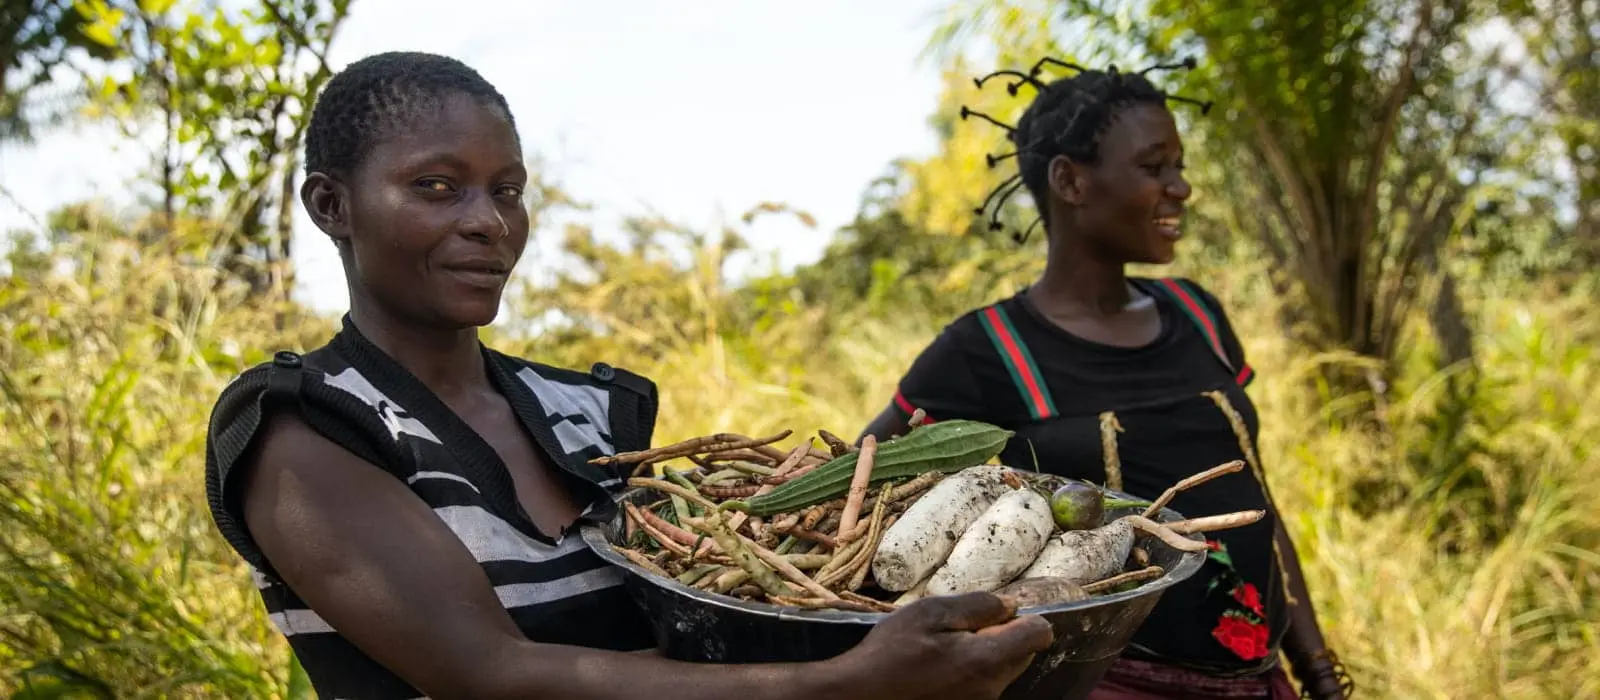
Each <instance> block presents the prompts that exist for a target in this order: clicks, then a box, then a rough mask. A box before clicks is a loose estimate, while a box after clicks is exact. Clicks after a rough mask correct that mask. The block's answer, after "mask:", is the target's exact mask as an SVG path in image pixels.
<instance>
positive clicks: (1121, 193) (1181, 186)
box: [1050, 103, 1190, 264]
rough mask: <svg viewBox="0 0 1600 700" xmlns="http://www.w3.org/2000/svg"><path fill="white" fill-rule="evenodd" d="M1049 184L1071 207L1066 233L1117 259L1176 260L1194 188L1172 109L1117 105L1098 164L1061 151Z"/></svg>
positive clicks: (1148, 105)
mask: <svg viewBox="0 0 1600 700" xmlns="http://www.w3.org/2000/svg"><path fill="white" fill-rule="evenodd" d="M1050 184H1051V189H1052V190H1054V191H1055V194H1056V196H1057V197H1058V198H1060V199H1062V200H1065V201H1066V202H1067V203H1068V205H1069V211H1070V212H1071V215H1072V217H1073V220H1072V225H1071V226H1070V228H1069V232H1068V235H1072V236H1080V237H1082V238H1083V239H1084V241H1083V242H1085V243H1087V244H1088V245H1089V246H1090V248H1091V249H1092V250H1095V251H1097V252H1098V253H1100V254H1102V255H1104V256H1105V257H1106V258H1107V259H1108V260H1112V261H1115V262H1119V263H1157V264H1159V263H1169V262H1172V260H1173V257H1174V247H1175V245H1176V244H1177V242H1178V239H1179V238H1180V237H1181V236H1182V233H1181V229H1180V219H1181V217H1182V216H1183V207H1184V201H1185V200H1187V199H1188V198H1189V194H1190V188H1189V183H1188V181H1186V180H1185V179H1184V177H1183V140H1182V138H1181V137H1180V136H1179V135H1178V127H1177V123H1176V122H1175V121H1174V120H1173V118H1172V113H1171V112H1169V111H1168V110H1167V109H1166V107H1164V106H1162V105H1158V104H1149V103H1139V104H1135V105H1132V106H1129V107H1125V108H1123V109H1122V110H1120V111H1118V112H1117V113H1116V114H1115V115H1114V116H1113V117H1112V121H1111V124H1110V126H1109V127H1108V128H1107V129H1106V131H1105V133H1104V134H1103V135H1102V137H1101V139H1100V160H1099V162H1098V163H1096V164H1093V165H1080V164H1075V163H1072V162H1070V161H1068V160H1067V159H1066V158H1063V157H1058V158H1056V159H1055V161H1053V162H1052V163H1051V173H1050Z"/></svg>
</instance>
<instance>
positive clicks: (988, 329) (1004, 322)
mask: <svg viewBox="0 0 1600 700" xmlns="http://www.w3.org/2000/svg"><path fill="white" fill-rule="evenodd" d="M978 322H979V323H981V324H982V325H983V330H984V332H985V333H987V334H988V336H989V342H991V343H994V349H995V352H996V353H999V355H1000V359H1001V361H1002V362H1004V363H1005V366H1006V371H1007V372H1009V373H1010V374H1011V381H1012V383H1013V384H1014V385H1015V386H1016V389H1017V393H1018V394H1020V395H1021V396H1022V403H1023V404H1024V405H1026V406H1027V407H1028V414H1029V415H1031V416H1033V419H1034V420H1043V419H1045V418H1050V417H1053V416H1055V415H1056V414H1057V411H1056V400H1055V397H1053V396H1051V395H1050V387H1049V386H1047V385H1046V384H1045V381H1044V375H1043V374H1042V373H1041V372H1040V371H1039V365H1038V364H1037V363H1035V362H1034V361H1033V353H1031V352H1029V351H1028V344H1027V343H1026V342H1024V341H1023V340H1022V336H1021V335H1019V334H1018V333H1017V327H1016V325H1015V324H1013V323H1012V322H1011V316H1010V315H1009V314H1007V313H1006V310H1005V308H1004V307H1003V306H1001V305H1000V304H994V305H991V306H987V307H984V308H982V309H980V310H979V311H978Z"/></svg>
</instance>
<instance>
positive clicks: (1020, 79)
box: [961, 57, 1211, 243]
mask: <svg viewBox="0 0 1600 700" xmlns="http://www.w3.org/2000/svg"><path fill="white" fill-rule="evenodd" d="M1046 66H1056V67H1060V68H1066V69H1070V70H1073V71H1077V73H1076V74H1075V75H1072V76H1071V77H1067V78H1062V79H1059V80H1056V81H1054V82H1050V83H1046V82H1044V81H1043V80H1040V78H1039V75H1040V74H1041V73H1042V72H1044V69H1045V67H1046ZM1194 67H1195V61H1194V59H1192V58H1189V59H1185V60H1183V61H1182V62H1179V63H1164V64H1159V65H1155V66H1151V67H1149V68H1146V69H1144V70H1142V71H1139V72H1137V73H1123V72H1119V71H1118V70H1117V67H1116V66H1115V65H1112V66H1108V67H1107V69H1106V70H1103V71H1101V70H1093V69H1089V68H1084V67H1082V66H1079V65H1076V64H1072V63H1067V62H1065V61H1061V60H1058V59H1054V58H1049V57H1046V58H1042V59H1039V61H1038V62H1037V63H1035V64H1034V65H1033V68H1031V69H1029V70H1028V72H1027V73H1022V72H1020V71H1014V70H1001V71H995V72H993V73H990V74H989V75H986V76H984V77H982V78H975V79H974V80H973V82H974V83H976V84H977V86H978V87H979V88H980V89H981V88H982V87H983V86H984V83H986V82H988V81H989V80H991V79H993V78H997V77H1012V78H1015V79H1016V80H1015V81H1014V82H1010V83H1008V84H1007V85H1006V92H1007V93H1010V94H1011V95H1016V94H1017V91H1018V90H1019V89H1021V88H1022V86H1024V85H1028V86H1031V87H1033V88H1034V90H1035V91H1036V92H1037V95H1036V96H1035V97H1034V98H1033V103H1032V104H1030V105H1028V108H1027V109H1026V110H1025V111H1023V113H1022V118H1021V119H1019V120H1018V121H1017V124H1016V126H1011V125H1009V124H1006V123H1004V122H1001V121H1000V120H998V119H995V118H993V117H990V116H989V115H987V114H984V113H982V112H977V111H974V110H972V109H970V108H968V107H966V106H962V108H961V118H962V119H963V120H965V119H967V118H968V117H977V118H979V119H982V120H984V121H987V122H989V123H991V124H994V125H995V126H998V127H1000V128H1002V129H1005V131H1006V134H1007V136H1008V137H1009V139H1010V141H1011V143H1012V144H1013V145H1014V146H1015V149H1014V150H1012V151H1011V152H1010V153H1003V154H999V155H985V156H984V160H985V161H986V162H987V163H988V165H989V167H990V168H993V167H995V166H996V165H998V164H1000V163H1001V162H1002V161H1005V160H1008V159H1011V158H1016V159H1017V174H1015V175H1012V176H1011V177H1009V178H1006V179H1005V180H1004V181H1002V182H1001V183H1000V184H999V185H998V186H996V187H995V189H994V190H993V191H991V192H990V193H989V195H988V196H987V197H985V198H984V200H983V204H982V205H980V206H978V207H977V208H976V209H974V210H973V212H974V213H976V214H977V215H979V216H983V214H984V212H985V211H989V210H990V209H991V205H992V213H991V214H990V218H989V230H990V231H998V230H1000V229H1002V228H1004V226H1003V225H1002V224H1001V223H1000V210H1001V208H1002V207H1003V206H1004V205H1005V202H1006V200H1007V199H1009V198H1010V197H1011V196H1012V195H1013V194H1016V192H1017V190H1019V189H1021V188H1023V187H1027V188H1028V193H1029V194H1030V195H1032V196H1033V201H1034V202H1036V203H1037V206H1038V208H1039V217H1038V218H1037V219H1035V220H1034V222H1033V223H1032V224H1030V225H1029V226H1028V228H1027V230H1025V231H1023V232H1021V233H1018V234H1015V235H1014V236H1013V238H1014V239H1015V240H1016V241H1017V242H1018V243H1023V242H1025V241H1027V240H1028V237H1029V236H1030V235H1031V234H1032V233H1033V228H1034V227H1035V226H1038V225H1039V224H1040V222H1042V221H1044V220H1045V217H1046V216H1047V215H1048V204H1047V202H1048V201H1049V199H1048V198H1047V195H1048V194H1049V188H1050V177H1049V173H1050V161H1051V160H1052V159H1054V158H1055V157H1057V156H1066V157H1067V158H1070V159H1071V160H1072V161H1074V162H1077V163H1082V164H1093V163H1095V162H1096V160H1097V159H1098V157H1099V150H1100V137H1101V135H1102V134H1103V133H1104V132H1105V130H1106V128H1107V127H1108V126H1109V125H1110V124H1111V122H1112V117H1113V116H1115V115H1116V113H1117V111H1118V110H1120V109H1122V108H1124V107H1126V106H1128V105H1132V104H1138V103H1152V104H1159V105H1163V106H1165V104H1166V103H1167V101H1169V100H1172V101H1178V102H1186V103H1189V104H1194V105H1198V106H1199V107H1200V113H1201V114H1206V113H1208V112H1210V111H1211V103H1210V102H1201V101H1199V100H1194V99H1190V98H1187V97H1179V96H1176V95H1169V94H1167V93H1165V92H1163V91H1161V90H1159V89H1157V88H1156V87H1155V85H1154V84H1152V83H1151V82H1150V80H1149V79H1148V78H1146V77H1145V74H1147V73H1149V72H1151V71H1155V70H1172V69H1176V68H1185V69H1193V68H1194Z"/></svg>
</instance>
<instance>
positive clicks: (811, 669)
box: [462, 642, 881, 700]
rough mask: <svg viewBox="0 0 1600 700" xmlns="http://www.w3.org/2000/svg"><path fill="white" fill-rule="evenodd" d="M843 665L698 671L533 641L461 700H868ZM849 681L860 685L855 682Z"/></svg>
mask: <svg viewBox="0 0 1600 700" xmlns="http://www.w3.org/2000/svg"><path fill="white" fill-rule="evenodd" d="M845 663H848V662H847V661H845V660H842V659H834V660H830V661H822V662H814V663H807V664H738V665H722V664H693V663H684V662H679V661H672V660H670V659H667V658H665V657H663V656H660V655H655V654H630V653H622V652H617V653H610V652H598V651H595V650H593V649H580V648H575V647H566V646H554V645H546V644H538V643H534V642H526V643H519V644H515V645H512V646H509V647H507V648H506V649H505V650H504V653H503V654H502V655H500V658H499V659H497V661H496V663H494V664H489V665H488V666H489V667H491V668H493V669H495V670H494V671H493V672H492V673H491V674H490V675H491V677H489V678H484V679H482V682H481V684H479V685H478V687H476V688H473V689H470V690H467V692H466V694H465V695H463V696H462V697H467V696H470V697H473V698H483V699H484V700H498V699H499V698H506V699H507V700H510V699H512V698H517V699H520V698H529V697H559V698H573V699H574V700H578V699H582V700H610V699H611V698H617V699H619V700H620V699H622V698H638V697H642V696H644V695H650V696H652V697H656V698H660V699H661V700H679V699H682V700H705V699H706V698H719V697H761V698H774V699H776V700H790V699H792V700H815V699H816V698H830V699H834V700H848V699H854V698H867V697H869V696H868V695H863V694H862V693H864V692H881V691H875V690H873V689H872V688H869V687H867V684H866V681H867V680H868V679H869V676H868V675H867V674H857V673H852V672H851V671H850V670H849V669H847V668H845V667H844V666H843V664H845ZM851 679H856V680H859V681H861V683H859V684H858V683H855V682H853V681H852V680H851Z"/></svg>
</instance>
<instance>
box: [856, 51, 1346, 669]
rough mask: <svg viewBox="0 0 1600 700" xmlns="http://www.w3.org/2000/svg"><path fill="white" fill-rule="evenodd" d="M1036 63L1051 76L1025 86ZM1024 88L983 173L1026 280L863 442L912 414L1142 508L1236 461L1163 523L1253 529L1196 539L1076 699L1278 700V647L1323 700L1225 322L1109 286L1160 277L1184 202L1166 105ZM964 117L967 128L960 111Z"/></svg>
mask: <svg viewBox="0 0 1600 700" xmlns="http://www.w3.org/2000/svg"><path fill="white" fill-rule="evenodd" d="M1047 62H1055V61H1053V60H1051V59H1046V61H1041V62H1040V66H1042V65H1043V64H1044V63H1047ZM1055 63H1058V65H1067V64H1059V62H1055ZM1189 65H1192V64H1189ZM1067 67H1070V68H1074V69H1076V68H1077V67H1076V66H1067ZM1163 67H1177V66H1163ZM1038 73H1039V66H1036V67H1035V69H1034V71H1033V72H1031V73H1029V74H1027V75H1022V74H1020V73H1009V74H1010V75H1016V76H1020V77H1022V79H1023V80H1022V82H1026V83H1029V84H1031V85H1032V86H1033V87H1034V88H1036V89H1037V93H1038V96H1037V97H1036V98H1035V99H1034V101H1033V103H1032V104H1031V105H1030V106H1029V107H1028V109H1027V110H1026V111H1025V112H1024V114H1023V116H1022V118H1021V120H1020V121H1019V122H1018V124H1017V126H1016V127H1015V128H1014V129H1011V128H1010V127H1005V125H1004V124H999V122H994V123H996V124H999V125H1000V126H1002V127H1004V128H1007V129H1008V130H1010V131H1011V140H1012V142H1013V143H1014V144H1015V145H1016V147H1017V152H1016V153H1015V154H1012V155H1007V156H1001V157H1000V158H999V159H991V164H994V163H996V162H999V161H1000V160H1004V159H1008V158H1014V159H1015V160H1016V162H1017V165H1018V169H1019V171H1020V172H1019V173H1018V175H1017V176H1016V177H1013V178H1012V179H1011V180H1007V182H1006V183H1005V184H1002V185H1001V186H1000V190H999V192H1001V193H1004V194H1007V195H1009V194H1010V192H1011V191H1015V189H1016V188H1017V187H1018V186H1014V185H1013V182H1014V181H1016V180H1018V179H1020V181H1021V185H1020V186H1025V187H1027V189H1028V192H1029V194H1030V195H1032V197H1033V201H1034V202H1035V203H1037V205H1038V207H1039V215H1040V219H1041V221H1042V222H1043V224H1044V230H1045V235H1046V237H1047V240H1048V253H1047V257H1046V261H1045V271H1044V273H1043V275H1042V276H1041V277H1040V278H1039V280H1038V281H1037V282H1036V283H1034V284H1033V285H1032V286H1030V287H1029V288H1027V289H1026V290H1024V291H1022V292H1020V293H1018V294H1016V295H1014V296H1012V297H1010V298H1007V299H1005V300H1002V301H1000V302H999V303H996V304H994V305H991V306H986V307H983V308H980V309H975V310H973V311H970V312H968V313H967V314H965V315H963V316H962V317H961V318H959V319H957V320H956V321H955V322H953V323H951V324H950V325H949V326H947V327H946V328H945V329H944V331H943V332H942V333H940V335H939V336H938V337H937V338H935V339H934V341H933V342H932V344H930V345H929V346H928V347H927V348H925V349H924V350H923V351H922V353H921V354H920V356H919V357H918V358H917V359H916V360H915V362H914V363H913V364H912V366H911V368H910V369H909V371H908V372H907V373H906V374H905V376H904V377H903V378H902V379H901V380H900V383H899V390H898V391H897V392H896V394H895V396H894V398H893V401H892V402H891V403H890V405H889V406H888V407H886V408H885V409H884V411H883V413H882V414H880V415H879V416H878V417H877V418H876V419H875V420H874V421H873V422H872V424H871V425H870V426H869V427H868V428H867V430H866V433H869V434H872V435H875V436H877V437H878V438H879V439H884V438H886V437H888V436H891V435H894V434H900V433H904V432H905V431H906V430H907V422H908V420H909V418H910V416H911V414H912V413H913V412H914V411H916V410H918V409H920V410H922V411H923V412H924V413H925V414H926V416H927V418H928V420H930V421H937V420H947V419H955V418H961V419H971V420H980V421H985V422H988V423H992V424H996V425H999V426H1002V427H1005V428H1007V429H1011V430H1014V431H1016V433H1017V437H1016V438H1015V439H1013V440H1012V441H1011V443H1010V444H1009V445H1008V446H1007V448H1006V451H1005V452H1004V453H1003V454H1002V455H1001V459H1002V460H1004V462H1005V463H1006V464H1010V465H1014V466H1025V467H1032V466H1034V465H1035V464H1037V466H1038V468H1039V469H1040V470H1041V471H1046V472H1053V473H1056V474H1061V475H1063V476H1067V477H1071V478H1076V479H1084V480H1088V481H1093V482H1096V483H1102V484H1106V485H1109V486H1111V487H1112V488H1117V489H1121V490H1123V491H1126V492H1128V493H1131V494H1133V495H1135V496H1139V497H1142V498H1155V497H1156V496H1158V495H1159V494H1160V493H1161V492H1162V491H1163V490H1164V489H1165V488H1166V487H1168V486H1170V485H1172V484H1173V483H1176V482H1177V481H1178V480H1180V479H1182V478H1183V477H1185V476H1189V475H1191V474H1194V473H1196V472H1200V471H1203V470H1205V469H1208V468H1210V467H1213V466H1216V465H1218V464H1222V463H1224V462H1229V461H1232V460H1241V459H1242V460H1245V461H1247V462H1248V463H1249V465H1250V468H1249V469H1247V470H1241V471H1239V472H1235V473H1233V474H1229V475H1226V476H1224V477H1222V478H1220V479H1216V480H1213V481H1210V482H1208V483H1205V484H1203V485H1201V486H1199V487H1197V488H1194V489H1191V490H1188V491H1185V492H1183V493H1182V494H1181V495H1179V496H1178V497H1177V499H1176V500H1175V501H1174V502H1173V503H1172V508H1174V509H1175V510H1178V511H1180V512H1182V513H1183V514H1184V515H1185V516H1188V517H1196V516H1203V515H1213V514H1219V513H1227V512H1231V511H1239V510H1247V509H1262V510H1265V511H1266V512H1267V515H1266V517H1264V518H1262V519H1261V520H1260V521H1258V522H1256V523H1254V524H1252V525H1249V526H1246V527H1241V528H1237V529H1233V530H1225V531H1222V532H1218V533H1215V540H1213V543H1212V552H1211V553H1210V556H1209V557H1208V560H1207V561H1206V563H1205V565H1204V567H1203V568H1202V569H1201V570H1200V572H1199V573H1197V574H1196V575H1195V576H1193V577H1191V578H1189V579H1188V580H1186V581H1184V582H1182V583H1180V584H1178V585H1177V586H1174V587H1173V588H1171V589H1169V590H1168V591H1167V592H1166V593H1165V594H1164V595H1163V597H1162V599H1161V602H1160V604H1159V605H1158V606H1157V608H1156V609H1155V611H1154V612H1153V613H1152V614H1151V616H1150V617H1149V619H1148V621H1147V622H1146V623H1145V625H1144V626H1143V627H1142V628H1141V629H1140V631H1139V632H1138V633H1137V634H1136V636H1135V638H1134V642H1133V644H1132V645H1131V646H1130V648H1129V649H1128V651H1127V652H1126V653H1125V654H1124V655H1123V658H1122V659H1120V660H1119V661H1118V662H1117V663H1116V664H1115V665H1114V666H1113V667H1112V669H1111V670H1110V671H1109V672H1108V674H1107V675H1106V677H1105V679H1104V681H1102V683H1101V685H1100V686H1099V687H1098V688H1097V689H1096V691H1095V694H1094V695H1093V696H1092V697H1093V698H1096V699H1097V700H1121V699H1142V698H1169V697H1185V698H1242V697H1270V698H1274V699H1277V698H1292V697H1294V695H1295V693H1294V690H1293V688H1292V687H1291V686H1290V684H1289V681H1288V679H1287V675H1286V674H1285V673H1284V671H1283V670H1282V669H1281V668H1280V667H1279V665H1278V660H1277V657H1278V651H1279V649H1280V647H1281V648H1282V650H1283V651H1285V652H1287V655H1288V657H1289V659H1290V661H1291V663H1292V664H1293V667H1294V670H1295V673H1296V676H1297V677H1298V678H1299V680H1300V683H1301V685H1302V687H1303V691H1304V692H1305V693H1306V694H1307V695H1309V696H1310V697H1314V698H1337V697H1343V696H1344V693H1345V691H1346V688H1343V687H1342V681H1344V680H1345V678H1344V676H1343V671H1342V669H1341V668H1340V666H1339V664H1338V661H1337V658H1336V657H1335V656H1334V655H1333V654H1332V653H1331V652H1329V651H1327V649H1326V647H1325V646H1324V642H1323V638H1322V634H1321V632H1320V630H1319V629H1318V626H1317V619H1316V616H1315V613H1314V612H1313V610H1312V608H1311V601H1310V597H1309V596H1308V595H1307V594H1306V589H1305V584H1304V581H1303V580H1302V578H1301V575H1300V568H1299V565H1298V563H1297V559H1296V555H1295V550H1294V545H1293V544H1292V543H1291V542H1290V540H1289V537H1288V534H1287V532H1286V531H1285V530H1284V529H1283V525H1282V523H1281V521H1280V519H1279V517H1278V512H1277V510H1276V508H1275V507H1274V506H1273V503H1272V498H1271V495H1270V494H1269V493H1268V491H1267V487H1266V482H1265V479H1264V477H1263V475H1262V472H1261V465H1260V463H1259V462H1258V460H1257V458H1256V451H1255V441H1256V436H1257V431H1258V427H1259V424H1258V422H1257V415H1256V412H1255V409H1254V406H1253V405H1252V404H1251V402H1250V398H1249V396H1248V395H1247V394H1246V393H1245V391H1244V389H1245V387H1246V386H1248V385H1249V383H1250V381H1251V380H1252V379H1253V373H1252V370H1251V369H1250V366H1249V364H1248V363H1247V362H1246V361H1245V357H1244V352H1243V348H1242V346H1241V345H1240V343H1239V340H1238V338H1237V337H1236V336H1235V335H1234V333H1233V329H1232V327H1231V326H1230V325H1229V322H1228V318H1227V315H1226V313H1224V311H1223V309H1222V306H1221V305H1220V304H1219V303H1218V301H1217V299H1216V298H1215V297H1213V296H1212V295H1211V294H1210V293H1208V292H1207V291H1206V290H1205V289H1203V288H1202V287H1200V286H1199V285H1198V284H1196V283H1194V282H1193V281H1190V280H1184V279H1143V278H1134V277H1129V276H1128V275H1127V274H1126V273H1125V271H1124V268H1125V267H1126V266H1127V265H1128V264H1130V263H1155V264H1160V263H1169V262H1172V260H1173V257H1174V246H1175V244H1176V243H1177V241H1178V240H1179V238H1180V237H1181V235H1182V234H1181V229H1180V221H1181V218H1182V216H1183V211H1184V204H1185V202H1186V200H1187V199H1188V198H1189V195H1190V186H1189V184H1188V182H1186V181H1185V179H1184V177H1183V168H1184V165H1183V143H1182V139H1181V138H1180V136H1179V134H1178V130H1177V125H1176V122H1175V121H1174V119H1173V116H1172V113H1171V112H1170V111H1168V109H1167V101H1168V100H1169V99H1182V98H1171V97H1169V96H1167V95H1166V94H1164V93H1163V92H1161V91H1160V90H1158V89H1156V88H1155V87H1154V86H1153V85H1152V84H1151V83H1150V82H1149V81H1148V80H1147V79H1145V78H1144V77H1143V74H1142V73H1141V74H1130V73H1118V72H1116V70H1115V69H1112V70H1111V71H1096V70H1079V72H1078V73H1077V74H1076V75H1074V76H1072V77H1070V78H1066V79H1062V80H1058V81H1055V82H1053V83H1050V84H1048V85H1046V84H1044V83H1042V82H1040V81H1038V80H1037V79H1036V77H1035V76H1037V75H1038ZM980 84H981V82H980ZM1018 87H1020V84H1019V86H1018ZM971 115H975V116H979V117H983V118H985V119H987V117H985V116H984V115H981V114H976V113H973V112H969V111H967V110H966V109H965V108H963V110H962V117H963V118H965V117H967V116H971ZM990 121H993V120H990ZM1008 189H1009V191H1008ZM991 198H993V197H992V196H991ZM1000 199H1001V200H1002V201H1001V202H1000V203H998V204H996V205H995V206H996V209H997V210H998V208H999V206H1001V205H1002V204H1003V200H1004V199H1005V197H1000ZM986 204H987V202H986ZM981 211H982V210H981V209H980V213H981ZM996 220H998V215H996ZM991 228H998V224H996V225H992V226H991Z"/></svg>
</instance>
